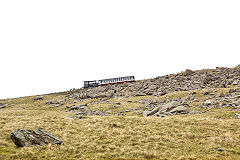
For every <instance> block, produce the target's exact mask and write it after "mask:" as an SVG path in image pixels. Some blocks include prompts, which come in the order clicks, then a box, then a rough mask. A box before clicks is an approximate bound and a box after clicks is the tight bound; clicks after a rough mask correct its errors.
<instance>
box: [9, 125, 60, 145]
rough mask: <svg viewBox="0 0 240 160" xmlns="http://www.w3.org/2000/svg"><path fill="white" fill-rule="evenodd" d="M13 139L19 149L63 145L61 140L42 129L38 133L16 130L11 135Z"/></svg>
mask: <svg viewBox="0 0 240 160" xmlns="http://www.w3.org/2000/svg"><path fill="white" fill-rule="evenodd" d="M11 139H12V141H13V142H14V143H15V144H16V145H17V146H18V147H25V146H27V147H28V146H43V145H47V144H62V140H61V139H60V138H58V137H56V136H54V135H52V134H50V133H49V132H47V131H46V130H44V129H42V128H39V129H38V130H37V131H32V130H27V129H16V130H14V131H13V132H12V133H11Z"/></svg>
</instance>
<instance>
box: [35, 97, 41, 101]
mask: <svg viewBox="0 0 240 160" xmlns="http://www.w3.org/2000/svg"><path fill="white" fill-rule="evenodd" d="M34 100H35V101H39V100H43V96H37V97H34Z"/></svg>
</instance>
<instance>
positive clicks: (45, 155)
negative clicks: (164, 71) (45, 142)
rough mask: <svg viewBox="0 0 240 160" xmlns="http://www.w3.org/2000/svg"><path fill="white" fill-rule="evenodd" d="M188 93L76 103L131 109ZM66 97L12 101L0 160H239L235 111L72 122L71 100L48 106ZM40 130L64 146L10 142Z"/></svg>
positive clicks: (3, 117)
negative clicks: (21, 132)
mask: <svg viewBox="0 0 240 160" xmlns="http://www.w3.org/2000/svg"><path fill="white" fill-rule="evenodd" d="M218 91H219V92H220V90H218ZM202 92H203V91H198V92H197V96H199V98H200V99H201V98H202V99H201V101H203V100H204V99H205V98H204V95H203V94H202ZM189 95H190V92H176V93H173V94H168V95H166V96H163V97H152V96H142V97H130V98H122V99H121V98H120V99H119V98H113V99H111V100H109V102H108V103H103V104H98V103H97V101H98V100H96V99H95V100H87V101H83V102H79V103H77V104H83V103H89V102H96V103H91V104H90V106H89V107H90V108H91V109H98V110H104V109H107V110H109V109H108V108H109V105H111V103H121V109H131V108H134V107H141V104H138V103H136V101H138V100H141V99H149V98H156V99H164V98H166V97H167V96H168V98H170V99H174V98H176V97H186V96H189ZM64 97H65V96H64V95H61V94H52V95H45V96H44V99H43V100H40V101H34V100H33V98H34V97H25V98H18V99H13V101H12V102H8V103H9V107H7V108H5V109H1V110H0V133H1V136H0V159H226V160H228V159H236V160H237V159H240V123H239V122H240V121H239V119H231V118H230V117H231V116H233V115H234V113H235V112H234V111H232V110H231V109H211V110H209V112H207V113H205V114H199V115H179V116H172V117H166V118H157V117H147V118H145V117H141V116H139V115H138V116H133V114H131V113H129V114H126V115H125V116H109V117H98V116H93V117H88V118H87V119H82V120H81V119H68V118H67V116H69V115H70V113H67V112H65V107H66V106H68V105H70V104H71V102H72V101H68V104H66V105H64V106H61V107H54V106H53V105H46V104H45V103H46V101H47V100H49V99H54V100H59V99H61V98H64ZM128 101H129V102H128ZM130 101H131V102H130ZM0 102H2V101H0ZM114 111H116V112H118V111H120V109H116V110H114V109H113V110H112V112H114ZM39 127H42V128H44V129H46V130H48V131H49V132H51V133H53V134H54V135H56V136H59V137H60V138H61V139H62V140H63V141H64V144H63V145H61V146H54V145H53V146H52V145H49V146H43V147H24V148H17V147H16V146H15V145H14V143H13V142H12V141H11V139H10V133H11V131H12V130H14V129H18V128H26V129H32V130H35V129H37V128H39ZM218 148H222V149H223V151H221V152H220V151H218Z"/></svg>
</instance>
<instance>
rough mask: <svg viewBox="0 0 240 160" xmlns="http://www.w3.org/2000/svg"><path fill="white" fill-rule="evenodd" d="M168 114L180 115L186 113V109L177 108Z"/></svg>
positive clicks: (182, 107)
mask: <svg viewBox="0 0 240 160" xmlns="http://www.w3.org/2000/svg"><path fill="white" fill-rule="evenodd" d="M170 113H175V114H181V113H187V107H184V106H178V107H176V108H174V109H172V110H171V111H170Z"/></svg>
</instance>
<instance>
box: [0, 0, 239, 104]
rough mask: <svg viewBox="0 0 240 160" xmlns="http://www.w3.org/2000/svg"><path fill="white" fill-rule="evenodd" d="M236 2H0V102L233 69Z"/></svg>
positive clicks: (236, 62) (236, 41)
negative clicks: (122, 80) (120, 81)
mask: <svg viewBox="0 0 240 160" xmlns="http://www.w3.org/2000/svg"><path fill="white" fill-rule="evenodd" d="M239 8H240V1H239V0H201V1H199V0H181V1H179V0H167V1H163V0H101V1H99V0H87V1H86V0H84V1H83V0H41V1H33V0H21V1H19V0H2V1H0V99H4V98H14V97H23V96H31V95H39V94H46V93H54V92H61V91H68V90H70V89H72V88H81V87H83V81H84V80H98V79H105V78H113V77H121V76H132V75H134V76H135V78H136V79H137V80H140V79H148V78H154V77H157V76H162V75H166V74H172V73H179V72H181V71H184V70H186V69H192V70H197V69H203V68H215V67H234V66H237V65H239V64H240V60H239V59H240V9H239Z"/></svg>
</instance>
